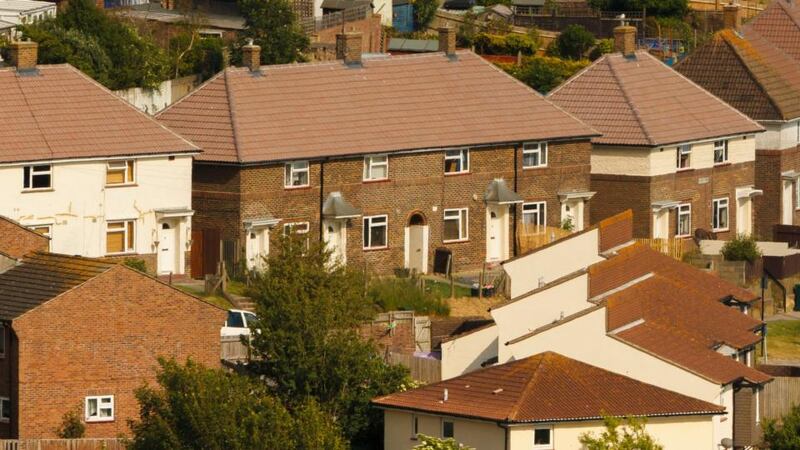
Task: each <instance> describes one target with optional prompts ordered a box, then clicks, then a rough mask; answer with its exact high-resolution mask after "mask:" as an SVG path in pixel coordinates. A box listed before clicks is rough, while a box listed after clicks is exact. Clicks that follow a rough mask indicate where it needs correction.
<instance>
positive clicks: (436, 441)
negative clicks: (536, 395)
mask: <svg viewBox="0 0 800 450" xmlns="http://www.w3.org/2000/svg"><path fill="white" fill-rule="evenodd" d="M418 439H419V440H420V443H419V444H417V445H415V446H414V450H474V449H473V448H472V447H466V446H464V445H461V444H459V443H458V442H456V440H455V439H453V438H449V439H440V438H436V437H433V436H426V435H424V434H420V435H419V436H418Z"/></svg>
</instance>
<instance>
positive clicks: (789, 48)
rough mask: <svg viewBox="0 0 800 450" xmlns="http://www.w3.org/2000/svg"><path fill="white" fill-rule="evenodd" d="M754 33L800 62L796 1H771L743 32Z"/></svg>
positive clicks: (799, 19) (799, 28) (797, 7)
mask: <svg viewBox="0 0 800 450" xmlns="http://www.w3.org/2000/svg"><path fill="white" fill-rule="evenodd" d="M750 31H754V32H756V33H758V34H760V35H761V36H763V37H764V38H765V39H766V40H767V41H769V42H771V43H772V44H773V45H775V46H776V47H777V48H778V49H780V50H781V51H783V52H784V53H786V54H787V55H789V56H791V57H792V58H794V59H795V60H797V61H800V6H799V5H797V2H796V1H792V2H787V1H785V0H773V1H772V2H771V3H770V4H769V5H768V6H767V7H766V8H765V9H764V11H762V12H761V13H759V14H758V15H757V16H756V17H754V18H753V19H752V20H750V21H749V22H747V24H745V25H744V27H743V32H744V34H745V35H747V33H748V32H750Z"/></svg>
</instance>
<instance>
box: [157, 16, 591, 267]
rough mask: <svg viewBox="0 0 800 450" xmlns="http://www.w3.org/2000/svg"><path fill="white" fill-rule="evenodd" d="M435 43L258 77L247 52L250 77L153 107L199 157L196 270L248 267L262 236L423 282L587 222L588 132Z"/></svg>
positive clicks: (445, 41)
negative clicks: (552, 229)
mask: <svg viewBox="0 0 800 450" xmlns="http://www.w3.org/2000/svg"><path fill="white" fill-rule="evenodd" d="M441 35H442V37H441V38H440V48H441V49H442V50H443V52H438V53H430V54H425V55H404V56H385V55H382V56H379V57H366V56H365V57H363V58H362V55H361V52H360V35H359V34H357V33H347V34H345V35H340V36H339V39H340V41H341V45H340V46H339V47H340V49H341V51H342V55H341V56H342V57H343V58H344V62H342V61H334V62H328V63H317V64H292V65H283V66H269V67H260V66H259V65H258V64H257V61H258V52H259V49H258V48H257V47H256V46H250V47H247V48H245V51H246V54H245V60H246V61H251V63H249V64H248V67H245V68H229V69H226V70H225V71H224V72H222V73H220V74H219V75H217V76H216V77H214V78H212V79H211V80H209V81H208V82H207V83H206V84H205V85H203V86H201V87H200V88H198V89H197V90H196V91H195V92H194V93H192V94H190V95H188V96H187V97H185V98H184V99H182V100H181V101H179V102H177V103H175V104H174V105H172V106H171V107H170V108H168V109H166V110H165V111H163V112H162V113H161V114H160V115H159V116H158V119H159V120H160V121H161V122H163V123H164V124H166V125H167V126H169V127H170V128H172V129H174V130H176V131H178V132H179V133H182V134H183V135H185V136H187V138H189V139H191V140H192V141H193V142H194V143H196V144H197V145H198V146H200V147H202V148H203V154H202V155H200V156H198V158H197V160H196V162H195V168H194V176H193V181H194V186H193V202H192V204H193V206H194V208H195V210H196V211H197V213H196V215H195V218H194V221H195V232H194V235H193V244H194V245H193V248H192V253H193V255H195V256H197V258H196V259H194V260H193V269H192V272H193V273H195V274H196V275H201V274H202V273H209V272H213V271H214V268H215V267H214V266H215V263H216V261H217V260H218V258H219V257H220V247H222V253H223V255H222V256H223V257H224V258H225V259H226V261H228V262H230V263H233V262H235V261H237V260H239V261H246V263H247V265H248V266H249V267H255V266H257V265H258V264H259V263H260V261H261V258H260V256H261V255H264V254H266V253H267V252H268V251H269V236H270V233H271V231H270V230H272V232H273V233H274V232H275V231H277V232H279V233H283V232H287V231H289V230H294V231H295V232H299V233H306V234H307V235H308V238H309V239H314V240H318V239H323V240H324V241H325V242H327V243H328V244H329V245H330V247H331V248H332V250H333V252H334V255H335V256H336V257H338V258H339V259H340V260H341V261H343V262H346V263H348V264H357V265H359V266H361V267H366V268H367V269H368V270H377V271H381V272H389V271H391V270H392V269H394V268H399V267H406V268H409V269H414V270H417V271H419V272H427V271H428V270H429V269H430V267H431V265H432V262H433V254H434V249H436V248H438V247H447V248H449V249H450V250H451V251H452V252H453V257H454V269H455V270H467V269H475V268H479V267H480V266H481V264H482V263H483V262H484V261H496V260H502V259H505V258H508V257H509V256H510V255H511V254H514V253H515V251H516V249H515V242H516V241H515V236H516V235H517V233H518V232H520V231H519V229H520V228H523V227H528V228H535V229H536V230H545V229H546V228H545V227H547V226H559V225H560V224H561V222H562V220H564V219H567V218H569V219H570V220H571V221H572V223H573V224H574V225H575V227H576V228H577V229H580V228H582V227H583V226H584V225H585V224H587V223H588V217H589V216H588V210H589V207H588V204H587V200H588V199H589V198H591V195H592V193H591V192H590V191H589V163H590V161H589V155H590V141H589V139H590V138H591V137H592V136H595V135H597V132H596V131H594V130H593V129H591V128H590V127H588V126H586V125H585V124H583V123H582V122H580V121H579V120H577V119H575V118H573V117H572V116H570V115H569V114H567V113H565V112H564V111H562V110H560V109H559V108H557V107H555V106H553V105H552V104H551V103H549V102H548V101H546V100H544V99H543V98H542V97H541V96H539V95H538V94H536V93H535V92H534V91H532V90H531V89H529V88H528V87H526V86H524V85H523V84H521V83H519V82H518V81H516V80H514V79H513V78H511V77H509V76H508V75H506V74H504V73H503V72H502V71H500V70H499V69H497V68H495V67H494V66H492V65H491V64H490V63H488V62H486V61H484V60H482V59H481V58H480V57H478V56H477V55H475V54H474V53H472V52H469V51H455V43H454V42H455V41H454V39H455V36H454V34H453V31H452V30H449V29H444V30H443V31H442V32H441ZM409 73H415V76H414V77H409V76H408V74H409ZM487 86H491V87H492V88H491V89H487ZM526 229H527V228H526ZM220 242H222V245H220ZM201 256H202V258H201ZM195 267H196V269H195Z"/></svg>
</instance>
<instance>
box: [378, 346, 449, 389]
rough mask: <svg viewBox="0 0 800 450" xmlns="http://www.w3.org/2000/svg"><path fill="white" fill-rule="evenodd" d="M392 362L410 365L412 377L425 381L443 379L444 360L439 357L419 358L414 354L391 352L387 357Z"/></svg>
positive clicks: (433, 381)
mask: <svg viewBox="0 0 800 450" xmlns="http://www.w3.org/2000/svg"><path fill="white" fill-rule="evenodd" d="M386 360H387V362H389V363H391V364H400V365H402V366H406V367H408V370H410V371H411V378H413V379H415V380H417V381H423V382H425V383H436V382H438V381H442V362H441V361H439V360H438V359H430V358H418V357H416V356H414V355H405V354H402V353H390V354H388V355H387V357H386Z"/></svg>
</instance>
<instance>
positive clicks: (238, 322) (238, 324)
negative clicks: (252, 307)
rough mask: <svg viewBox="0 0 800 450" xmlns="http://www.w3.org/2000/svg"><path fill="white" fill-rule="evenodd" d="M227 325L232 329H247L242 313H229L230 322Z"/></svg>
mask: <svg viewBox="0 0 800 450" xmlns="http://www.w3.org/2000/svg"><path fill="white" fill-rule="evenodd" d="M225 325H226V326H228V327H231V328H245V326H244V319H243V318H242V313H240V312H238V311H228V320H227V321H226V322H225Z"/></svg>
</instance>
